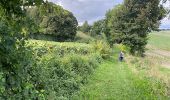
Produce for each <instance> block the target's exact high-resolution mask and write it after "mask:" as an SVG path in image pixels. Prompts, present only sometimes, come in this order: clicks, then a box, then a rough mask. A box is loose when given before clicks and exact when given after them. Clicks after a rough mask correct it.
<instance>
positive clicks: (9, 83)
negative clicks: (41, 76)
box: [0, 0, 44, 100]
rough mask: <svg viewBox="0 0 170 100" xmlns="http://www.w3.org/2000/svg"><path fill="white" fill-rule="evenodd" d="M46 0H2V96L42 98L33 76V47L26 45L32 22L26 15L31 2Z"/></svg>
mask: <svg viewBox="0 0 170 100" xmlns="http://www.w3.org/2000/svg"><path fill="white" fill-rule="evenodd" d="M42 3H44V2H43V0H36V1H32V0H25V1H24V2H23V0H1V1H0V99H1V100H16V99H17V100H22V99H28V98H29V99H38V97H39V93H38V92H39V89H38V88H36V84H34V82H33V80H32V77H33V74H32V73H33V72H32V70H35V67H34V66H32V65H33V63H30V62H32V61H33V60H32V59H33V57H32V52H31V49H30V48H28V47H26V45H25V40H26V34H28V33H29V32H30V31H31V30H30V29H31V27H29V26H31V22H29V21H30V20H29V19H28V18H27V17H26V16H25V15H26V14H25V9H26V8H27V7H28V6H37V5H40V4H42Z"/></svg>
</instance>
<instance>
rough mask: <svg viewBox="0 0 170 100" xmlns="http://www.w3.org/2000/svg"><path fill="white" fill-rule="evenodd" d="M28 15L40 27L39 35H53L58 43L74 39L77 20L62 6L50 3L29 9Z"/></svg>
mask: <svg viewBox="0 0 170 100" xmlns="http://www.w3.org/2000/svg"><path fill="white" fill-rule="evenodd" d="M27 13H28V16H30V17H31V18H32V19H33V20H34V21H35V23H36V24H37V25H38V26H39V28H40V29H39V32H38V33H39V34H42V33H43V34H47V35H51V36H53V37H55V38H56V40H57V41H65V40H67V39H74V37H75V35H76V31H77V25H78V22H77V19H76V18H75V17H74V15H73V14H72V13H71V12H69V11H67V10H64V9H63V8H62V7H61V6H59V5H56V4H53V3H50V2H49V3H47V5H41V6H40V7H33V8H29V9H27Z"/></svg>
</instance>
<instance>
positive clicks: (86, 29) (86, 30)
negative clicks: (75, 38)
mask: <svg viewBox="0 0 170 100" xmlns="http://www.w3.org/2000/svg"><path fill="white" fill-rule="evenodd" d="M90 29H91V26H90V25H89V24H88V21H85V22H84V23H83V25H82V26H80V31H82V32H84V33H89V32H90Z"/></svg>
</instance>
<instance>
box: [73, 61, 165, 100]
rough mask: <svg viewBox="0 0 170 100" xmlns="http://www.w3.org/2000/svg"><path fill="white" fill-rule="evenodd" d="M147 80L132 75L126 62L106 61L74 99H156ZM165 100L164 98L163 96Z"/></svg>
mask: <svg viewBox="0 0 170 100" xmlns="http://www.w3.org/2000/svg"><path fill="white" fill-rule="evenodd" d="M158 98H159V99H160V98H163V97H161V96H159V95H155V94H154V93H153V90H152V88H151V84H150V82H149V81H148V80H144V79H140V78H139V77H138V76H136V75H134V74H133V73H132V72H131V70H130V69H129V68H128V66H127V65H126V63H124V62H123V63H121V62H117V61H114V62H113V61H107V62H105V63H104V64H102V65H101V66H100V67H99V68H98V69H97V70H96V72H95V73H94V75H92V76H91V77H90V80H89V83H88V84H87V85H86V86H84V87H83V88H82V89H81V92H80V93H79V95H78V96H75V97H74V100H153V99H154V100H157V99H158ZM163 100H166V98H163Z"/></svg>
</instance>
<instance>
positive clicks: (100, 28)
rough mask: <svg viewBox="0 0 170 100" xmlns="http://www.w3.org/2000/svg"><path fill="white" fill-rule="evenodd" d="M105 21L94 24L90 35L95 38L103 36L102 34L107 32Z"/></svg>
mask: <svg viewBox="0 0 170 100" xmlns="http://www.w3.org/2000/svg"><path fill="white" fill-rule="evenodd" d="M105 28H106V27H105V20H99V21H96V22H94V24H93V25H92V28H91V31H90V35H91V36H93V37H95V36H98V35H102V33H103V32H104V31H105Z"/></svg>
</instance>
